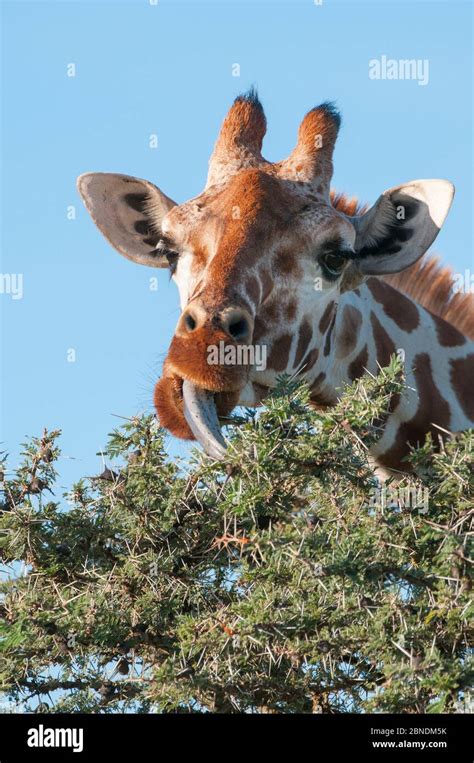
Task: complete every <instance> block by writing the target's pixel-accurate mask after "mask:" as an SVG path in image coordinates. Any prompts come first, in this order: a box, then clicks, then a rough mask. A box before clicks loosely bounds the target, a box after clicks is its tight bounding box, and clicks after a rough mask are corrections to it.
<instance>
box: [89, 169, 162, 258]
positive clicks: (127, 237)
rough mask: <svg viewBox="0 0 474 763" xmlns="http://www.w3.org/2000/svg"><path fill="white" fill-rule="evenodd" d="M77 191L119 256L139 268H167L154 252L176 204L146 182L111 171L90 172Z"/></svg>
mask: <svg viewBox="0 0 474 763" xmlns="http://www.w3.org/2000/svg"><path fill="white" fill-rule="evenodd" d="M77 188H78V191H79V193H80V194H81V196H82V200H83V201H84V204H85V205H86V208H87V210H88V212H89V214H90V216H91V217H92V219H93V220H94V222H95V224H96V225H97V227H98V228H99V230H100V231H101V233H103V234H104V236H105V238H106V239H107V241H109V243H111V244H112V246H113V247H114V248H115V249H117V251H118V252H120V254H123V256H124V257H127V259H129V260H133V262H137V263H139V264H140V265H148V266H150V267H154V268H163V267H168V261H167V260H166V258H165V257H164V256H163V255H161V256H160V254H154V253H153V250H155V249H156V246H157V243H158V241H159V239H160V228H161V221H162V219H163V218H164V216H165V215H166V214H167V212H169V210H170V209H171V208H172V207H174V206H175V202H174V201H172V200H171V199H169V198H168V197H167V196H165V194H164V193H162V192H161V191H160V190H159V188H157V187H156V186H154V185H153V184H152V183H149V182H148V181H147V180H140V179H139V178H134V177H130V176H129V175H116V174H114V173H110V172H87V173H86V174H84V175H81V176H80V177H79V178H78V180H77Z"/></svg>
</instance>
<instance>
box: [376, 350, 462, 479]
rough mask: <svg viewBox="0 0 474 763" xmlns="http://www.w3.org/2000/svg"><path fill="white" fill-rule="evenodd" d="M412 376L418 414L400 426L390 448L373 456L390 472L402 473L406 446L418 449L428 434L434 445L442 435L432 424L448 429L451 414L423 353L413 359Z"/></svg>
mask: <svg viewBox="0 0 474 763" xmlns="http://www.w3.org/2000/svg"><path fill="white" fill-rule="evenodd" d="M413 373H414V376H415V379H416V384H417V389H418V395H419V403H418V410H417V412H416V414H415V415H414V416H413V418H411V419H410V420H409V421H404V422H402V423H401V424H400V426H399V429H398V432H397V436H396V440H395V443H394V444H393V445H392V447H391V448H389V450H387V451H386V452H385V453H383V454H381V455H380V456H377V461H378V462H379V463H380V464H381V465H382V466H386V467H387V468H390V469H400V470H402V471H406V470H407V464H406V463H405V462H403V461H402V459H403V458H404V457H406V456H407V455H408V454H409V452H410V448H409V446H410V445H411V446H413V447H417V446H419V445H422V444H423V442H424V441H425V439H426V435H427V434H428V433H429V432H430V433H431V434H432V435H433V440H434V442H435V443H437V442H438V441H439V437H440V436H441V435H442V432H441V431H440V430H439V429H438V428H437V427H436V426H434V425H435V424H437V425H438V426H440V427H443V429H449V424H450V420H451V410H450V407H449V404H448V402H447V401H446V400H445V399H444V397H442V395H441V394H440V392H439V389H438V387H437V386H436V384H435V382H434V379H433V372H432V367H431V359H430V356H429V355H428V354H427V353H426V352H422V353H419V354H418V355H416V356H415V358H414V360H413Z"/></svg>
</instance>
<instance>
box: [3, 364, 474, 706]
mask: <svg viewBox="0 0 474 763" xmlns="http://www.w3.org/2000/svg"><path fill="white" fill-rule="evenodd" d="M398 392H403V382H402V380H401V378H400V366H399V364H398V363H397V361H395V360H394V361H393V362H392V364H391V366H390V367H389V368H388V369H385V370H384V371H383V372H382V373H381V374H380V375H379V376H378V377H377V378H376V379H375V378H367V377H366V378H365V379H364V380H362V381H359V382H357V383H356V384H355V385H353V386H352V387H351V388H349V389H348V390H347V392H346V394H345V395H344V397H343V398H342V400H341V402H340V403H339V404H338V405H337V406H336V407H335V408H333V409H331V410H328V411H325V412H316V411H314V410H311V409H310V408H309V407H308V405H307V400H308V391H307V389H306V388H305V387H304V386H302V385H298V384H296V383H294V382H292V381H290V380H288V379H284V380H282V382H281V384H280V386H279V388H278V390H277V391H276V393H275V394H274V395H273V396H272V398H271V399H270V400H269V402H268V405H267V406H266V409H265V410H264V411H263V412H262V413H261V414H260V415H259V416H255V415H254V414H252V413H251V412H247V413H246V414H245V416H243V417H241V418H240V419H239V420H236V422H235V424H236V425H235V426H231V427H230V428H229V437H230V440H231V445H230V448H229V451H228V457H227V459H226V461H225V462H220V463H219V462H213V461H212V460H211V459H209V458H207V457H206V456H204V455H202V454H200V453H197V452H196V454H195V456H194V457H193V459H192V461H191V463H185V462H170V460H169V458H168V457H167V454H166V451H165V449H164V444H163V442H164V441H163V438H164V435H163V433H162V432H161V431H160V430H159V429H157V427H156V425H155V423H154V421H153V418H152V417H147V416H144V417H136V418H132V419H131V420H130V421H128V422H127V423H126V424H125V426H123V427H122V428H121V429H118V430H116V431H114V432H113V433H112V435H111V436H110V439H109V443H108V447H107V449H106V451H105V453H106V457H107V458H108V459H109V466H107V468H105V470H104V471H103V472H102V474H100V475H98V476H97V477H94V478H89V479H84V480H81V481H80V482H79V483H77V484H76V485H74V486H73V488H72V490H71V492H70V493H69V495H68V496H67V501H66V502H61V501H59V500H58V499H57V497H56V495H55V494H54V490H55V487H54V486H55V478H56V472H55V462H56V459H57V457H58V455H59V448H58V445H57V442H58V436H59V434H60V433H59V432H47V431H45V432H44V434H43V436H42V437H41V438H38V439H32V440H31V441H30V442H28V443H27V444H26V445H25V447H24V452H23V461H22V463H21V464H20V466H19V468H18V469H17V471H16V472H15V473H14V474H13V476H12V477H11V479H10V478H9V479H6V480H5V481H4V483H3V487H4V493H3V504H2V506H1V512H0V521H1V525H0V527H1V533H2V535H1V551H2V556H3V561H4V563H5V564H7V565H8V566H9V567H10V570H11V575H10V576H9V578H8V579H7V580H5V581H4V582H3V583H2V584H1V604H0V606H1V616H2V624H1V632H0V637H1V640H0V645H1V652H0V668H1V681H2V683H1V686H2V691H3V692H4V693H5V696H6V697H8V698H9V700H10V701H14V702H21V703H22V704H23V707H24V708H25V709H31V708H35V707H36V708H37V707H38V703H39V702H40V703H41V704H40V707H41V709H43V710H44V709H46V708H49V709H50V711H54V712H59V711H72V712H78V711H85V712H114V711H118V710H121V711H123V710H129V711H141V712H143V711H145V712H164V711H172V712H181V713H182V712H206V711H213V712H226V713H235V712H281V713H295V712H304V713H311V712H313V713H314V712H322V713H343V712H374V711H378V712H380V711H385V712H387V711H388V712H426V711H427V712H430V711H431V712H440V711H441V712H456V711H459V710H460V709H461V710H462V703H463V702H466V701H467V692H468V687H469V685H470V682H471V678H472V662H471V661H470V653H469V618H470V614H472V612H470V607H471V606H472V601H471V594H470V590H471V579H470V577H469V539H470V537H472V536H471V535H470V531H472V518H473V513H474V512H473V503H472V492H470V490H471V491H472V478H473V463H472V432H471V433H465V434H463V435H460V436H457V437H456V438H453V439H452V440H450V441H448V442H447V443H446V445H445V446H444V447H442V448H441V451H440V452H434V450H433V447H432V444H431V443H427V444H426V446H424V447H423V448H422V449H419V450H417V451H416V452H414V453H413V455H412V462H413V464H414V467H415V472H416V476H414V475H411V476H405V477H403V478H402V480H401V482H400V483H398V484H397V485H395V484H391V483H390V481H389V482H388V483H386V484H385V485H384V486H382V485H381V484H380V483H379V481H378V479H377V477H376V475H375V474H374V471H373V469H372V467H371V466H370V464H369V462H368V458H367V453H368V447H369V446H370V444H371V442H373V441H374V439H376V437H377V432H378V429H379V427H380V425H381V422H382V420H383V416H384V413H385V412H386V411H387V410H388V406H389V403H390V398H391V396H392V395H393V394H394V393H398ZM19 563H22V567H21V571H20V572H19ZM464 707H465V705H464Z"/></svg>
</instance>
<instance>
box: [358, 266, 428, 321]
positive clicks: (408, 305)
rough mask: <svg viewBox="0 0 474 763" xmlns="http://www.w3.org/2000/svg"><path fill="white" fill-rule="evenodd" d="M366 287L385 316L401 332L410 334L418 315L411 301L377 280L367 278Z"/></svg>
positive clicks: (418, 318)
mask: <svg viewBox="0 0 474 763" xmlns="http://www.w3.org/2000/svg"><path fill="white" fill-rule="evenodd" d="M367 286H368V287H369V289H370V291H371V292H372V296H373V297H374V299H375V300H376V301H377V302H378V303H379V304H380V305H382V307H383V310H384V313H385V315H387V316H388V317H389V318H391V320H392V321H393V322H394V323H396V324H397V326H398V327H399V328H401V329H402V331H407V332H408V333H410V332H411V331H414V330H415V329H416V328H417V327H418V325H419V323H420V313H419V311H418V308H417V306H416V305H415V303H414V302H412V301H411V299H409V298H408V297H405V295H404V294H401V293H400V292H398V291H397V290H396V289H394V288H393V287H392V286H389V284H388V283H385V282H384V281H381V280H380V279H378V278H368V279H367Z"/></svg>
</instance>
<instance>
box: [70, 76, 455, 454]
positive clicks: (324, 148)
mask: <svg viewBox="0 0 474 763" xmlns="http://www.w3.org/2000/svg"><path fill="white" fill-rule="evenodd" d="M339 124H340V117H339V115H338V113H337V112H336V110H335V108H334V107H333V106H332V104H330V103H325V104H322V105H321V106H319V107H317V108H314V109H312V110H311V111H310V112H309V113H308V114H307V115H306V116H305V118H304V119H303V121H302V123H301V125H300V128H299V134H298V140H297V144H296V147H295V148H294V150H293V151H292V153H291V154H290V156H289V157H288V158H287V159H285V160H284V161H281V162H278V163H271V162H268V161H266V160H265V159H264V158H263V157H262V154H261V146H262V140H263V136H264V134H265V130H266V120H265V115H264V112H263V109H262V106H261V104H260V102H259V100H258V98H257V97H256V95H255V93H254V92H253V91H251V92H250V93H248V94H247V95H244V96H240V97H239V98H237V99H236V101H235V102H234V104H233V106H232V107H231V109H230V111H229V113H228V114H227V117H226V118H225V120H224V123H223V125H222V128H221V131H220V134H219V137H218V140H217V142H216V145H215V148H214V152H213V154H212V156H211V159H210V163H209V174H208V180H207V184H206V187H205V189H204V190H203V192H202V193H201V194H200V195H199V196H197V197H195V198H193V199H191V200H189V201H187V202H185V203H183V204H176V203H175V202H173V201H172V200H171V199H170V198H168V197H167V196H165V194H164V193H163V192H162V191H160V190H159V189H158V188H156V187H155V186H154V185H152V184H151V183H149V182H148V181H145V180H140V179H137V178H133V177H129V176H126V175H116V174H109V173H87V174H85V175H82V176H81V177H80V178H79V181H78V187H79V190H80V193H81V195H82V197H83V199H84V202H85V204H86V207H87V209H88V210H89V212H90V214H91V216H92V218H93V219H94V221H95V223H96V224H97V226H98V227H99V229H100V230H101V231H102V233H103V234H104V235H105V236H106V237H107V239H108V240H109V241H110V243H111V244H112V245H113V246H114V247H115V248H116V249H117V250H118V251H119V252H120V253H121V254H122V255H124V256H125V257H127V258H128V259H131V260H133V261H134V262H137V263H139V264H143V265H148V266H151V267H166V268H169V269H170V271H171V274H172V277H173V280H174V281H175V283H176V284H177V286H178V290H179V294H180V302H181V311H182V312H181V315H180V318H179V321H178V324H177V326H176V330H175V334H174V337H173V339H172V341H171V344H170V348H169V351H168V355H167V357H166V360H165V363H164V367H163V376H162V378H161V379H160V380H159V381H158V383H157V385H156V389H155V405H156V408H157V412H158V417H159V419H160V422H161V424H162V425H163V426H164V427H165V428H167V429H169V430H170V431H171V432H172V433H173V434H175V435H176V436H178V437H181V438H187V439H194V438H195V437H196V438H197V439H198V440H199V441H200V442H201V443H202V444H203V446H204V447H205V449H206V450H207V451H208V452H209V453H211V454H214V455H218V454H220V453H222V444H223V440H222V436H221V435H220V430H219V425H218V416H221V417H222V416H225V415H226V414H228V413H229V412H230V411H231V410H232V409H233V408H234V407H235V405H237V404H238V403H239V402H244V403H247V404H252V403H254V404H255V403H258V402H259V401H260V400H261V399H262V398H263V397H264V396H265V393H266V391H268V389H270V388H271V387H272V386H274V384H275V381H276V376H277V375H278V374H280V373H282V372H285V371H287V372H294V371H295V366H296V367H297V370H298V371H299V372H300V374H301V376H302V378H304V377H305V375H306V374H308V373H310V372H311V369H312V367H313V366H314V362H315V359H316V357H317V354H318V348H317V347H313V349H312V351H311V352H309V353H308V352H307V349H308V346H309V338H311V336H312V334H313V331H312V328H311V326H312V324H313V323H314V321H315V319H317V318H318V317H319V318H320V319H321V321H324V313H325V310H326V308H327V306H328V304H330V303H331V304H334V303H335V302H336V303H337V300H338V297H339V295H340V294H341V293H343V292H345V291H348V290H350V289H355V288H356V287H357V286H358V285H359V284H360V283H361V282H362V281H363V280H364V279H365V278H367V277H368V276H370V275H374V274H375V275H382V274H385V273H396V272H399V271H401V270H403V269H405V268H407V267H409V266H410V265H412V264H413V263H415V262H416V261H417V260H418V259H419V258H420V257H421V256H422V255H423V254H424V252H425V251H426V250H427V249H428V247H429V246H430V244H431V243H432V241H433V240H434V238H435V237H436V235H437V233H438V231H439V229H440V227H441V225H442V223H443V222H444V219H445V217H446V214H447V212H448V209H449V206H450V203H451V200H452V196H453V187H452V185H451V184H450V183H448V182H447V181H442V180H424V181H421V180H418V181H412V182H410V183H408V184H405V185H400V186H396V187H394V188H391V189H389V190H388V191H385V192H384V193H383V194H382V195H381V196H380V197H379V199H378V201H377V202H376V203H375V205H374V206H373V207H371V208H370V209H369V210H368V211H366V212H364V213H363V214H360V215H358V216H353V217H348V216H345V215H344V214H342V213H341V212H339V211H338V210H337V209H336V208H335V207H334V206H333V205H332V203H331V197H330V181H331V176H332V155H333V150H334V145H335V142H336V138H337V133H338V129H339ZM295 341H296V342H297V345H298V346H297V348H296V349H295V348H293V350H294V351H293V352H292V353H291V363H290V362H289V359H290V348H291V346H292V343H293V344H294V342H295ZM257 347H260V348H261V349H264V350H265V351H266V359H267V363H266V367H265V368H264V367H263V365H264V364H261V366H260V368H257V367H256V364H255V356H256V353H255V349H256V348H257ZM214 349H218V350H219V352H218V353H217V356H218V357H219V358H220V360H221V361H222V360H224V362H217V363H216V362H210V357H211V350H214ZM239 349H240V350H246V352H244V351H242V352H240V353H239V352H238V350H239ZM252 349H253V350H254V352H252V351H251V350H252ZM264 355H265V354H264V353H262V354H261V356H260V357H264ZM213 357H214V358H215V357H216V354H214V355H213ZM226 358H233V362H230V363H227V362H226V361H225V359H226Z"/></svg>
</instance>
